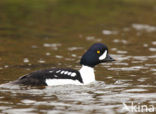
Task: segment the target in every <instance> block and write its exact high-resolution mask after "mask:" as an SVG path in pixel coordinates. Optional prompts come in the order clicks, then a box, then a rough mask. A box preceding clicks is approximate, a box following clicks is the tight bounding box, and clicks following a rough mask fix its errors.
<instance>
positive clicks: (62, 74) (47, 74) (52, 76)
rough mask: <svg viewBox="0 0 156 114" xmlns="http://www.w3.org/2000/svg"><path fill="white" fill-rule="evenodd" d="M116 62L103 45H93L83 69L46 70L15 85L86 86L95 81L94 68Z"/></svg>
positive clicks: (28, 75) (20, 79) (83, 59)
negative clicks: (100, 64)
mask: <svg viewBox="0 0 156 114" xmlns="http://www.w3.org/2000/svg"><path fill="white" fill-rule="evenodd" d="M110 61H114V59H113V58H111V57H110V56H109V54H108V48H107V46H105V45H104V44H102V43H96V44H93V45H92V46H91V47H90V48H89V49H88V50H87V51H86V52H85V53H84V55H83V56H82V58H81V61H80V64H81V65H82V67H81V69H80V70H79V71H78V70H74V69H69V68H55V69H46V70H40V71H36V72H32V73H30V74H27V75H24V76H22V77H20V78H19V79H17V80H15V81H13V82H12V83H13V84H22V85H30V86H53V85H65V84H74V85H86V84H89V83H91V82H94V81H95V74H94V67H95V65H97V64H99V63H103V62H110Z"/></svg>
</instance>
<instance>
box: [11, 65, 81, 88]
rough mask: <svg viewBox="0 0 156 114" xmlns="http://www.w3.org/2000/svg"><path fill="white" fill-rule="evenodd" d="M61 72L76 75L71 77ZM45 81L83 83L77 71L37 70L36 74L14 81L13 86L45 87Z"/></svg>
mask: <svg viewBox="0 0 156 114" xmlns="http://www.w3.org/2000/svg"><path fill="white" fill-rule="evenodd" d="M62 71H64V72H66V71H68V72H71V73H76V75H75V76H71V75H68V74H65V73H61V72H62ZM46 79H71V80H78V81H79V82H80V83H83V80H82V78H81V76H80V73H79V71H77V70H74V69H68V68H66V69H62V68H56V69H46V70H39V71H36V72H32V73H30V74H27V75H24V76H22V77H20V78H19V79H18V80H16V81H14V82H13V83H14V84H22V85H32V86H46V85H47V84H46V82H45V80H46Z"/></svg>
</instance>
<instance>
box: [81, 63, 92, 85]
mask: <svg viewBox="0 0 156 114" xmlns="http://www.w3.org/2000/svg"><path fill="white" fill-rule="evenodd" d="M79 72H80V74H81V77H82V80H83V83H84V84H85V85H86V84H89V83H91V82H94V81H95V74H94V69H93V68H92V67H88V66H84V65H83V66H82V68H81V69H80V70H79Z"/></svg>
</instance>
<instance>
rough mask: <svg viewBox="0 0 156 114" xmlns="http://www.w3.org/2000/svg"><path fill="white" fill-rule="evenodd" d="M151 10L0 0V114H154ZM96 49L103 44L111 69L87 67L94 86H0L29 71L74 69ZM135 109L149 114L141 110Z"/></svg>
mask: <svg viewBox="0 0 156 114" xmlns="http://www.w3.org/2000/svg"><path fill="white" fill-rule="evenodd" d="M155 4H156V1H155V0H148V1H146V0H142V1H139V0H105V1H104V0H103V1H102V0H85V1H83V0H79V1H71V0H51V1H50V0H45V1H44V0H38V2H35V1H33V0H29V1H23V0H21V1H20V0H14V1H12V0H1V1H0V84H1V85H0V113H9V114H21V113H23V114H24V113H33V114H35V113H49V114H55V113H56V114H57V113H59V114H60V113H66V114H70V113H71V114H81V113H84V114H92V113H108V114H114V113H127V112H130V113H137V112H141V111H142V112H143V113H145V112H146V111H150V109H151V111H152V107H154V108H155V109H154V111H155V112H156V21H155V20H156V5H155ZM96 42H101V43H104V44H106V45H107V46H108V48H109V53H110V55H111V56H112V57H113V58H115V59H116V61H115V62H112V63H105V64H100V65H98V66H96V67H95V75H96V80H97V81H96V82H95V83H92V84H90V85H87V86H74V85H65V86H54V87H25V86H17V85H16V86H15V85H10V84H5V83H7V82H9V81H12V80H16V79H17V78H18V77H20V76H22V75H24V74H27V73H30V72H32V71H35V70H40V69H46V68H55V67H68V68H74V69H79V68H80V67H81V66H80V64H79V60H80V58H81V56H82V54H83V53H84V52H85V51H86V50H87V49H88V47H89V46H90V45H92V44H93V43H96ZM132 105H135V106H136V107H137V109H135V110H132V109H131V108H132ZM143 105H144V106H146V107H147V109H149V110H147V109H145V108H144V110H141V106H143ZM125 106H126V107H127V108H128V109H129V110H128V109H125ZM139 107H140V108H139ZM153 113H154V112H153Z"/></svg>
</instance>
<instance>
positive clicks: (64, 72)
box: [49, 70, 76, 77]
mask: <svg viewBox="0 0 156 114" xmlns="http://www.w3.org/2000/svg"><path fill="white" fill-rule="evenodd" d="M49 72H50V71H49ZM56 73H57V74H59V73H60V74H65V75H68V76H71V77H75V76H76V73H75V72H69V71H65V70H58V71H56Z"/></svg>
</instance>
